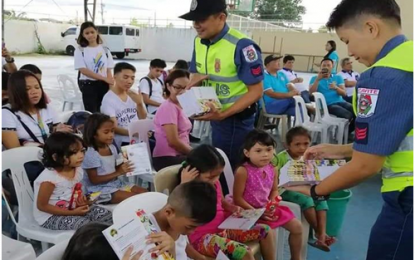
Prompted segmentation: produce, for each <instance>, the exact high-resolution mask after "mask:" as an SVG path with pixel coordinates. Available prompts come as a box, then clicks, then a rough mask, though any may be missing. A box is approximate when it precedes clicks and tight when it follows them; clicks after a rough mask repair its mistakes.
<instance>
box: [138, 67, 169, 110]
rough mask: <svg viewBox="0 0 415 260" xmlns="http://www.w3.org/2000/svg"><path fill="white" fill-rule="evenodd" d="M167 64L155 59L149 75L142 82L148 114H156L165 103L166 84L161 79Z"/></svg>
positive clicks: (141, 87)
mask: <svg viewBox="0 0 415 260" xmlns="http://www.w3.org/2000/svg"><path fill="white" fill-rule="evenodd" d="M166 66H167V65H166V62H165V61H164V60H161V59H154V60H152V61H151V62H150V71H149V73H148V75H147V76H146V77H144V78H142V79H141V80H140V86H139V88H140V90H141V93H142V94H143V98H144V103H145V104H146V105H147V110H148V113H150V114H155V113H156V111H157V108H158V107H159V106H160V105H161V103H163V102H164V97H163V88H164V86H163V85H164V83H163V81H162V80H161V79H160V76H161V75H162V73H163V71H164V68H166Z"/></svg>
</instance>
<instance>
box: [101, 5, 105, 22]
mask: <svg viewBox="0 0 415 260" xmlns="http://www.w3.org/2000/svg"><path fill="white" fill-rule="evenodd" d="M102 1H103V0H101V23H102V24H104V23H105V21H104V7H105V5H104V3H103V2H102Z"/></svg>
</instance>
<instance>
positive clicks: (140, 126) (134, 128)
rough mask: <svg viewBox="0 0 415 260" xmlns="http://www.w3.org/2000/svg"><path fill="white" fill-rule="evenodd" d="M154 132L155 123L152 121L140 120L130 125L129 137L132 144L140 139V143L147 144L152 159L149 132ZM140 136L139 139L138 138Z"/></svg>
mask: <svg viewBox="0 0 415 260" xmlns="http://www.w3.org/2000/svg"><path fill="white" fill-rule="evenodd" d="M150 131H154V122H153V120H152V119H140V120H138V121H134V122H131V123H130V124H129V125H128V136H129V137H130V143H135V142H136V140H137V139H138V141H139V142H144V143H146V144H147V150H148V154H149V155H150V158H151V150H150V145H149V141H148V132H150ZM137 134H138V137H136V136H137Z"/></svg>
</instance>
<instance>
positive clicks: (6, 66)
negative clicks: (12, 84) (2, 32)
mask: <svg viewBox="0 0 415 260" xmlns="http://www.w3.org/2000/svg"><path fill="white" fill-rule="evenodd" d="M1 56H2V62H1V66H2V68H3V71H6V72H7V73H13V72H15V71H17V67H16V64H14V58H13V57H12V55H11V54H10V52H9V51H8V50H7V49H6V47H4V43H3V48H2V50H1Z"/></svg>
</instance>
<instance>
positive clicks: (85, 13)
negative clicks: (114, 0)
mask: <svg viewBox="0 0 415 260" xmlns="http://www.w3.org/2000/svg"><path fill="white" fill-rule="evenodd" d="M92 1H93V3H90V4H89V3H88V0H84V19H85V22H86V21H88V20H89V19H88V15H89V17H90V18H91V19H90V20H91V21H92V22H95V11H96V6H97V0H92ZM88 5H92V14H91V11H90V10H89V8H88Z"/></svg>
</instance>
